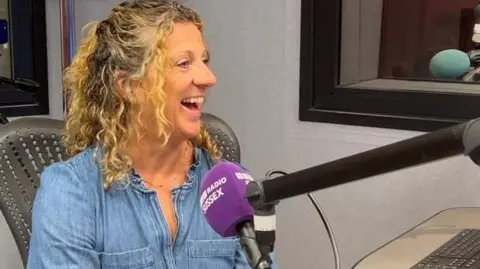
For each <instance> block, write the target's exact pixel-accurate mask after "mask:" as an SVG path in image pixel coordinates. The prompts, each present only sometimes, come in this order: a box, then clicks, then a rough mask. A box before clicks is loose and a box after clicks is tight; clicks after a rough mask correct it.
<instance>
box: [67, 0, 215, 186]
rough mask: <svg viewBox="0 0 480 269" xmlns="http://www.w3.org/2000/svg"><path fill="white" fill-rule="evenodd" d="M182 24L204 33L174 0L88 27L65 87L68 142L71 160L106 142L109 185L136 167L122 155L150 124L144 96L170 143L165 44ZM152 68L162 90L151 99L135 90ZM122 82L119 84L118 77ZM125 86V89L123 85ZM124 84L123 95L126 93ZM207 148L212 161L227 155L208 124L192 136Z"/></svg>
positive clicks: (124, 10) (122, 10)
mask: <svg viewBox="0 0 480 269" xmlns="http://www.w3.org/2000/svg"><path fill="white" fill-rule="evenodd" d="M177 22H186V23H194V24H195V25H196V26H197V27H198V29H199V30H200V32H201V33H202V34H203V22H202V20H201V19H200V17H199V15H198V14H197V13H196V12H195V11H193V10H192V9H189V8H186V7H184V6H182V5H180V4H178V3H176V2H174V1H166V0H135V1H129V2H123V3H121V4H120V5H118V6H117V7H115V8H113V9H112V12H111V14H110V16H109V17H108V18H107V19H105V20H103V21H101V22H94V23H90V24H89V25H87V27H88V26H89V27H90V30H89V31H88V35H87V36H86V38H85V39H84V40H83V41H82V43H81V45H80V47H79V50H78V52H77V54H76V56H75V58H74V59H73V61H72V64H71V65H70V66H69V67H68V68H67V69H66V70H65V73H64V89H65V94H66V95H67V96H68V100H69V102H68V113H67V119H66V125H65V130H64V144H65V147H66V149H67V153H68V154H69V155H70V156H73V155H75V154H78V153H79V152H81V151H83V150H85V149H86V148H88V147H90V146H92V145H95V144H96V145H101V147H102V150H103V158H102V160H101V162H102V167H103V168H102V169H103V174H104V176H105V180H104V187H105V188H106V189H107V188H109V187H110V186H111V185H112V184H113V182H115V181H120V180H125V179H127V178H128V174H129V173H130V170H131V169H132V160H131V158H130V157H129V156H127V155H125V154H124V153H122V150H123V149H125V148H126V147H127V143H129V142H130V141H131V140H132V139H135V138H136V139H139V137H141V136H142V134H140V133H139V131H138V130H141V129H142V128H137V127H145V125H144V123H142V121H141V117H140V115H141V114H142V112H143V110H142V107H143V106H140V105H139V104H138V101H137V100H138V99H137V97H138V95H139V94H144V95H145V98H146V99H147V101H148V102H151V104H156V105H154V107H155V111H154V113H153V114H154V116H155V120H156V122H158V126H161V127H163V128H159V130H158V136H159V137H160V139H161V141H163V145H165V144H166V143H167V142H168V139H169V135H170V133H171V124H170V123H169V121H168V120H167V118H166V117H165V114H164V108H165V92H164V91H163V85H164V79H163V78H164V74H165V73H164V72H165V48H164V43H165V40H166V38H167V37H168V35H169V34H170V33H171V32H172V29H173V26H174V24H175V23H177ZM150 64H154V65H155V67H156V68H157V70H156V71H158V72H159V75H158V78H156V79H155V81H154V85H156V87H157V88H158V89H161V90H158V91H154V94H148V95H147V94H145V93H142V92H145V91H133V90H132V89H133V88H134V85H135V89H138V87H140V88H141V87H142V86H141V85H140V86H139V84H141V83H136V82H139V81H140V80H141V79H142V78H144V77H145V76H146V71H147V69H148V66H150ZM120 77H121V78H122V79H121V80H119V78H120ZM119 81H121V85H118V83H119ZM119 86H120V87H121V88H122V89H125V90H122V91H119V90H118V88H119ZM192 141H193V142H194V144H195V145H196V146H198V147H204V148H206V149H207V150H208V151H209V152H210V154H211V157H212V159H214V160H216V159H219V158H221V154H220V152H219V150H218V147H217V145H216V144H215V141H214V140H213V139H212V138H211V137H210V136H209V134H208V132H207V130H206V128H205V127H202V129H201V132H200V133H199V135H198V136H197V137H195V138H194V139H192Z"/></svg>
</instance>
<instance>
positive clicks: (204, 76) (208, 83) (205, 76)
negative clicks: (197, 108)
mask: <svg viewBox="0 0 480 269" xmlns="http://www.w3.org/2000/svg"><path fill="white" fill-rule="evenodd" d="M193 82H194V83H195V84H196V85H197V86H201V87H207V88H208V87H213V86H215V84H217V77H216V76H215V74H213V72H212V70H210V68H209V67H208V66H207V65H206V64H204V63H202V64H201V65H200V66H199V68H198V69H197V72H196V74H195V76H194V78H193Z"/></svg>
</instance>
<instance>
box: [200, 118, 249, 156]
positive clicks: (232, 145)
mask: <svg viewBox="0 0 480 269" xmlns="http://www.w3.org/2000/svg"><path fill="white" fill-rule="evenodd" d="M202 122H203V123H204V124H205V128H206V129H207V131H208V133H209V134H210V135H211V136H212V137H213V139H214V140H215V142H216V143H217V145H218V147H219V149H220V152H222V155H223V158H224V159H226V160H227V161H231V162H237V163H240V143H239V142H238V138H237V136H236V135H235V133H234V132H233V130H232V128H230V126H228V124H227V123H226V122H224V121H223V120H222V119H220V118H219V117H217V116H214V115H212V114H209V113H203V114H202Z"/></svg>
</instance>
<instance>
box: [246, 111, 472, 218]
mask: <svg viewBox="0 0 480 269" xmlns="http://www.w3.org/2000/svg"><path fill="white" fill-rule="evenodd" d="M459 154H464V155H468V156H469V157H470V159H471V160H472V161H473V162H474V163H475V164H477V165H480V118H477V119H473V120H470V121H467V122H464V123H461V124H457V125H454V126H451V127H448V128H444V129H441V130H438V131H434V132H431V133H426V134H423V135H420V136H417V137H413V138H410V139H406V140H402V141H399V142H396V143H392V144H389V145H386V146H382V147H379V148H375V149H372V150H368V151H365V152H361V153H358V154H355V155H351V156H348V157H345V158H341V159H338V160H335V161H331V162H327V163H324V164H321V165H318V166H314V167H310V168H307V169H303V170H300V171H297V172H293V173H290V174H287V175H284V176H280V177H276V178H275V179H270V180H265V181H261V182H260V181H251V182H249V183H248V184H247V194H246V196H247V199H248V200H249V201H250V202H251V204H252V206H253V207H254V208H257V207H262V206H264V205H265V204H270V203H272V202H275V201H279V200H282V199H286V198H290V197H294V196H298V195H302V194H307V193H309V192H313V191H318V190H322V189H326V188H329V187H333V186H337V185H341V184H345V183H350V182H354V181H356V180H359V179H363V178H367V177H371V176H375V175H380V174H383V173H388V172H392V171H396V170H400V169H403V168H408V167H412V166H416V165H420V164H425V163H429V162H433V161H437V160H440V159H443V158H447V157H452V156H455V155H459Z"/></svg>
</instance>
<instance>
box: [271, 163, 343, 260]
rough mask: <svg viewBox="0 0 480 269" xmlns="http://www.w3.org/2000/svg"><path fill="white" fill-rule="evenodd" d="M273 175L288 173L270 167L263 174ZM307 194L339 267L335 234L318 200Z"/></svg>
mask: <svg viewBox="0 0 480 269" xmlns="http://www.w3.org/2000/svg"><path fill="white" fill-rule="evenodd" d="M274 175H281V176H285V175H288V172H286V171H284V170H273V169H272V170H270V171H268V172H267V173H266V175H265V176H266V178H267V179H272V176H274ZM307 196H308V198H309V199H310V201H311V202H312V204H313V206H314V207H315V209H316V210H317V212H318V215H320V218H321V219H322V222H323V224H324V226H325V229H326V230H327V234H328V237H329V239H330V243H331V245H332V249H333V256H334V259H335V269H340V255H339V252H338V247H337V243H336V241H335V236H334V234H333V231H332V228H331V227H330V224H329V223H328V221H327V217H326V216H325V213H323V210H322V208H321V207H320V205H319V204H318V201H317V200H316V199H315V197H314V196H313V195H312V194H311V193H308V194H307Z"/></svg>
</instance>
